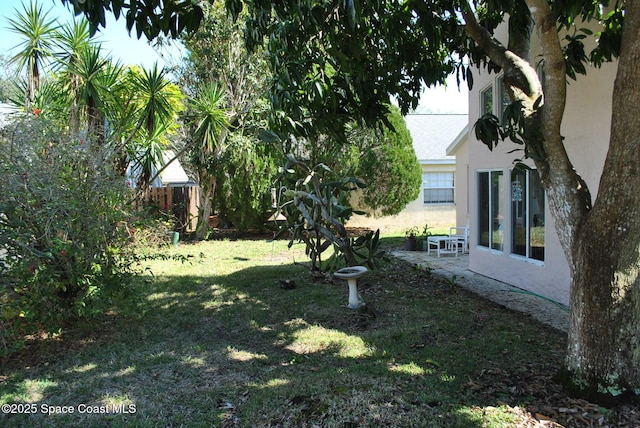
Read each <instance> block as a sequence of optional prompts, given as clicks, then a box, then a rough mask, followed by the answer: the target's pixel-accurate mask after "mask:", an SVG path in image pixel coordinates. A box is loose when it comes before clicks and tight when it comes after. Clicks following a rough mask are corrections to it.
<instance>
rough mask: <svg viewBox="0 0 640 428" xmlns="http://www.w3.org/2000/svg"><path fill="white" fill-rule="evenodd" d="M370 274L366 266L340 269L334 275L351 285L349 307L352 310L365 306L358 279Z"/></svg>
mask: <svg viewBox="0 0 640 428" xmlns="http://www.w3.org/2000/svg"><path fill="white" fill-rule="evenodd" d="M367 272H368V269H367V268H366V267H364V266H350V267H346V268H342V269H339V270H337V271H335V272H334V273H333V275H334V276H335V277H336V278H340V279H345V280H347V283H348V284H349V304H348V305H347V306H349V308H350V309H359V308H361V307H362V306H364V302H363V301H362V300H361V299H360V295H359V294H358V278H360V277H361V276H362V275H364V274H365V273H367Z"/></svg>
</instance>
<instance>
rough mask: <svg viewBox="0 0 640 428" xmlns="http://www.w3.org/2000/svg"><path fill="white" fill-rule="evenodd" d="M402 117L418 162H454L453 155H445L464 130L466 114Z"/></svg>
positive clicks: (467, 117)
mask: <svg viewBox="0 0 640 428" xmlns="http://www.w3.org/2000/svg"><path fill="white" fill-rule="evenodd" d="M404 119H405V122H406V123H407V128H408V129H409V132H410V133H411V137H412V138H413V147H414V150H415V151H416V157H417V158H418V161H419V162H420V163H442V162H446V163H454V162H455V156H447V153H446V151H447V147H448V146H449V145H450V144H451V143H452V142H453V141H454V140H456V139H457V138H458V137H459V136H460V134H461V133H462V132H463V131H466V127H467V124H468V123H469V116H468V115H466V114H409V115H407V116H405V118H404Z"/></svg>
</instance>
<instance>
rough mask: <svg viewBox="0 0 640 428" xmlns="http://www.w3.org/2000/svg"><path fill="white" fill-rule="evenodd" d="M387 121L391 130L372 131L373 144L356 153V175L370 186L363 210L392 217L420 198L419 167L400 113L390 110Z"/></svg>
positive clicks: (391, 108)
mask: <svg viewBox="0 0 640 428" xmlns="http://www.w3.org/2000/svg"><path fill="white" fill-rule="evenodd" d="M387 120H388V123H389V124H390V125H391V126H392V128H388V127H382V129H378V130H375V131H372V134H373V135H372V139H373V145H372V146H371V147H367V148H366V149H364V150H361V152H360V153H358V154H359V155H360V156H361V160H360V164H359V167H358V169H357V175H358V177H360V178H361V179H362V181H364V182H365V183H369V186H367V187H366V188H365V189H363V202H364V205H365V207H366V208H370V209H373V210H375V211H376V214H381V215H394V214H398V213H399V212H401V211H402V210H403V209H404V207H405V206H406V205H407V204H408V203H409V202H412V201H414V200H415V199H416V198H417V197H418V196H419V195H420V186H421V185H422V168H421V167H420V164H419V163H418V161H417V159H416V154H415V151H414V149H413V140H412V138H411V134H410V133H409V130H408V129H407V126H406V124H405V121H404V118H403V117H402V115H401V114H400V111H399V110H398V109H397V108H395V107H390V112H389V114H388V115H387ZM365 207H361V208H365Z"/></svg>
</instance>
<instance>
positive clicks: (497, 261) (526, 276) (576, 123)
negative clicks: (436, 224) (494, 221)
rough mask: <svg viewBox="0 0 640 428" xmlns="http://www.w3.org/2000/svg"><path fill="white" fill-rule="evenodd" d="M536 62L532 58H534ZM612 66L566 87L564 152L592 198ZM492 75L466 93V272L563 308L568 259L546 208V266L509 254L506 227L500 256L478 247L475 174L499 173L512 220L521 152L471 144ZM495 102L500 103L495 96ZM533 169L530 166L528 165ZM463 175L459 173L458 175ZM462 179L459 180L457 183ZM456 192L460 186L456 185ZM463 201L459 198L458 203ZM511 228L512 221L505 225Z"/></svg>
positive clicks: (603, 146)
mask: <svg viewBox="0 0 640 428" xmlns="http://www.w3.org/2000/svg"><path fill="white" fill-rule="evenodd" d="M532 57H535V54H532ZM615 72H616V66H615V65H611V64H608V65H605V66H603V67H602V68H600V69H598V68H589V69H588V70H587V75H586V76H579V77H578V81H577V82H576V81H571V80H570V81H569V82H568V88H567V89H568V92H567V105H566V112H565V116H564V120H563V125H562V134H563V136H564V137H565V143H566V147H567V152H568V153H569V156H570V158H571V160H572V162H573V164H574V167H575V168H576V170H577V171H578V172H579V173H580V174H581V175H582V176H583V178H584V179H585V180H586V182H587V184H588V185H589V187H590V189H591V194H592V197H595V195H596V192H597V186H598V181H599V178H600V173H601V171H602V167H603V164H604V158H605V156H606V152H607V148H608V142H609V133H610V131H609V128H610V121H611V94H612V90H613V82H614V78H615ZM497 77H498V76H496V75H495V74H488V73H486V72H484V71H481V72H479V71H476V74H475V75H474V87H475V88H474V89H473V90H472V91H470V92H469V123H470V125H469V128H470V129H471V130H472V131H471V132H470V136H469V142H468V147H467V150H464V147H461V148H459V149H458V150H457V151H456V155H457V162H458V176H461V174H463V173H464V168H465V167H464V162H465V160H464V159H465V157H466V161H467V163H468V165H469V172H468V174H469V181H468V190H469V192H468V194H469V213H470V214H469V220H470V226H471V234H470V257H469V268H470V269H471V270H472V271H474V272H478V273H480V274H483V275H486V276H489V277H492V278H495V279H498V280H501V281H504V282H507V283H509V284H512V285H515V286H517V287H520V288H523V289H525V290H528V291H531V292H534V293H538V294H541V295H544V296H546V297H549V298H551V299H554V300H556V301H559V302H561V303H564V304H567V303H568V302H569V287H570V273H569V268H568V265H567V261H566V258H565V256H564V253H563V251H562V249H561V247H560V243H559V241H558V237H557V234H556V232H555V226H554V221H553V217H552V215H551V213H550V212H549V209H548V205H547V204H546V205H547V208H546V212H545V217H546V219H545V220H546V221H545V226H546V227H545V261H544V262H539V261H534V260H526V259H524V258H522V257H520V256H516V255H513V254H510V249H511V245H512V236H511V230H510V229H511V228H510V226H507V227H504V230H503V233H504V251H500V252H498V251H495V250H490V249H487V248H486V247H479V246H478V245H477V242H478V236H477V227H476V226H477V221H478V217H477V209H476V207H477V206H478V200H477V173H478V171H482V170H484V171H486V170H502V171H503V176H502V179H503V180H504V182H503V187H504V189H505V191H504V192H503V193H504V195H500V196H501V202H502V212H503V213H504V216H505V217H506V218H510V209H511V201H510V171H511V169H512V168H513V161H514V159H516V158H518V157H520V156H521V154H522V152H516V153H508V152H509V151H511V150H513V149H515V148H518V147H519V146H516V145H515V144H513V143H510V142H501V143H500V144H499V145H498V147H497V148H495V149H494V150H493V151H489V149H488V148H487V147H486V146H484V145H483V144H482V143H480V142H478V141H477V140H476V139H475V136H474V134H473V124H474V123H475V122H476V120H477V119H478V118H479V116H480V92H481V91H482V90H484V89H485V88H486V87H487V86H488V85H489V84H492V85H493V87H494V88H496V87H497V85H496V84H497V80H496V79H497ZM493 99H494V103H496V102H497V101H498V98H497V94H496V93H495V91H494V98H493ZM530 165H531V166H533V163H530ZM461 170H462V171H461ZM460 182H461V180H460V179H459V180H458V183H459V184H460ZM458 190H459V191H460V192H462V191H463V188H462V186H458ZM461 198H462V196H459V197H458V199H459V200H460V199H461ZM461 210H463V208H462V205H461V204H458V212H457V221H458V222H461V221H462V220H463V219H464V218H465V217H466V213H464V212H461ZM505 224H509V225H510V221H509V222H508V223H505Z"/></svg>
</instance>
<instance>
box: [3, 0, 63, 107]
mask: <svg viewBox="0 0 640 428" xmlns="http://www.w3.org/2000/svg"><path fill="white" fill-rule="evenodd" d="M48 13H49V12H43V10H42V6H39V5H37V4H36V2H34V1H33V0H32V1H31V2H30V3H29V5H28V6H27V5H24V4H23V11H22V13H18V14H17V16H16V17H15V18H13V19H12V18H9V20H8V21H9V30H10V31H12V32H14V33H16V34H18V36H20V38H22V39H23V41H22V42H21V43H19V44H18V45H17V47H20V48H21V51H20V52H18V53H17V54H16V55H14V56H13V57H12V58H11V61H12V62H16V63H17V64H18V66H19V68H20V69H23V68H26V69H27V87H26V91H27V92H26V96H25V103H26V104H25V108H26V109H27V110H29V109H30V107H31V103H32V102H33V99H34V97H35V94H36V92H37V91H38V89H39V87H40V78H41V73H42V69H43V68H44V66H45V64H46V63H47V61H48V59H49V58H52V56H53V42H54V39H55V37H56V35H57V31H58V24H57V23H56V20H55V19H49V18H48V16H47V15H48Z"/></svg>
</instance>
